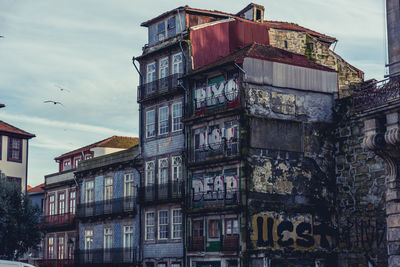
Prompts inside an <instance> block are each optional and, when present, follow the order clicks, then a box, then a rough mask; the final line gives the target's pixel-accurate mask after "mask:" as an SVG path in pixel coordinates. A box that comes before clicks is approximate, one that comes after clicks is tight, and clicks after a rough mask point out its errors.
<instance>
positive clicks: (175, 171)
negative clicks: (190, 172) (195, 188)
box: [171, 156, 182, 181]
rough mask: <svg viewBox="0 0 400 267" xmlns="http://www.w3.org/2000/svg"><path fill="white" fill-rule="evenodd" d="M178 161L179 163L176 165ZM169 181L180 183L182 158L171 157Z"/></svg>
mask: <svg viewBox="0 0 400 267" xmlns="http://www.w3.org/2000/svg"><path fill="white" fill-rule="evenodd" d="M176 159H179V161H180V162H179V163H176V162H177V161H176ZM171 179H172V181H182V156H173V157H172V159H171Z"/></svg>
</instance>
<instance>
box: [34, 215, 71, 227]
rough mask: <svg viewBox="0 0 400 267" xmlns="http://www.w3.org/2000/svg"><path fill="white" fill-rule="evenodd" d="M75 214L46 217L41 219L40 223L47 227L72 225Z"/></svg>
mask: <svg viewBox="0 0 400 267" xmlns="http://www.w3.org/2000/svg"><path fill="white" fill-rule="evenodd" d="M74 218H75V214H74V213H63V214H55V215H44V216H41V217H40V223H41V224H42V225H43V226H45V227H52V226H54V227H56V226H64V225H70V224H72V223H73V222H74Z"/></svg>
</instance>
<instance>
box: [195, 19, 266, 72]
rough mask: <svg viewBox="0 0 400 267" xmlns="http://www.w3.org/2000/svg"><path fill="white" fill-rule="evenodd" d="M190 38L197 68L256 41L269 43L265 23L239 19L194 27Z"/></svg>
mask: <svg viewBox="0 0 400 267" xmlns="http://www.w3.org/2000/svg"><path fill="white" fill-rule="evenodd" d="M190 39H191V42H192V51H193V61H194V68H195V69H196V68H199V67H201V66H204V65H206V64H209V63H211V62H213V61H215V60H217V59H219V58H221V57H224V56H227V55H229V54H230V53H232V52H235V51H236V50H238V49H241V48H243V47H245V46H246V45H249V44H252V43H254V42H256V43H260V44H269V35H268V28H267V27H266V26H265V25H262V24H259V23H254V22H245V21H237V20H235V21H228V22H221V23H217V24H213V25H210V26H207V27H202V28H197V29H192V30H191V32H190Z"/></svg>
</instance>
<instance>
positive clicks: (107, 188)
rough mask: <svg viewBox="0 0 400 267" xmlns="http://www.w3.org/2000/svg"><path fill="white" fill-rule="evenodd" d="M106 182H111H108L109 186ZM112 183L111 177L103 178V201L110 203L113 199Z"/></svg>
mask: <svg viewBox="0 0 400 267" xmlns="http://www.w3.org/2000/svg"><path fill="white" fill-rule="evenodd" d="M107 181H111V182H109V184H107ZM113 189H114V181H113V177H105V178H104V195H103V200H104V201H107V200H108V201H110V200H112V199H113V197H114V190H113Z"/></svg>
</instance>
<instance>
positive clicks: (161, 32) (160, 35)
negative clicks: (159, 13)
mask: <svg viewBox="0 0 400 267" xmlns="http://www.w3.org/2000/svg"><path fill="white" fill-rule="evenodd" d="M165 38H166V36H165V21H163V22H160V23H158V24H157V39H158V41H162V40H164V39H165Z"/></svg>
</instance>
